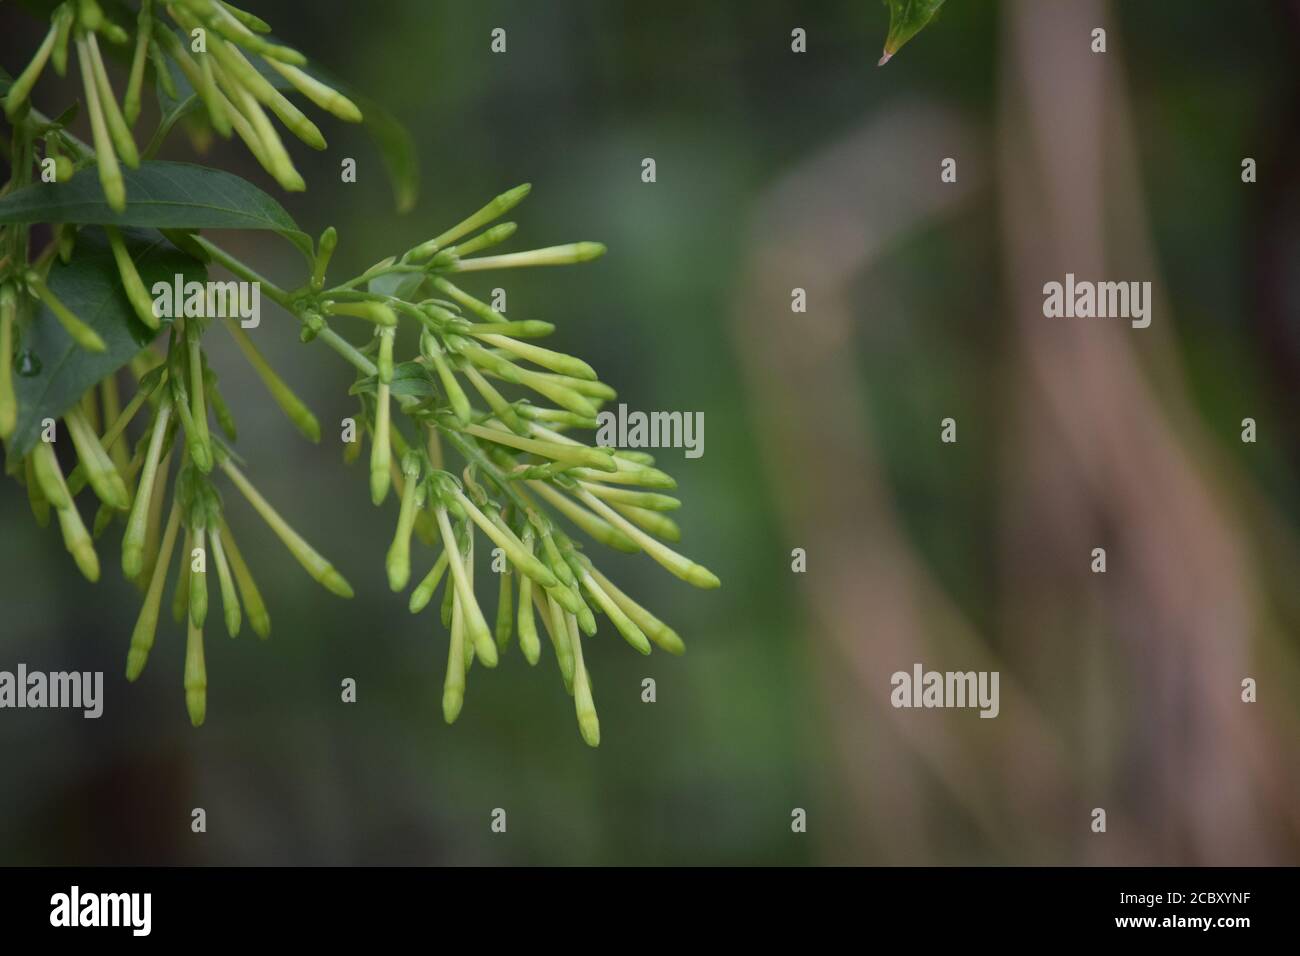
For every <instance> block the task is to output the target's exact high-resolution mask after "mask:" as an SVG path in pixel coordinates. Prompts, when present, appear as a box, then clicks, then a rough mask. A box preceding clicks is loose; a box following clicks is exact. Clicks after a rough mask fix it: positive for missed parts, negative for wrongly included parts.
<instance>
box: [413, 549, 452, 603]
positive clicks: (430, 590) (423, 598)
mask: <svg viewBox="0 0 1300 956" xmlns="http://www.w3.org/2000/svg"><path fill="white" fill-rule="evenodd" d="M446 570H447V552H446V550H445V549H444V550H443V552H442V553H441V554H440V555H438V560H437V561H435V562H434V563H433V567H432V568H430V569H429V573H428V574H426V575H425V576H424V580H422V581H421V582H420V583H419V584H417V585H416V586H415V590H414V591H412V592H411V603H410V608H411V613H412V614H419V613H420V612H421V611H423V610H424V609H425V607H427V606H428V604H429V602H430V601H431V600H432V599H433V595H434V592H435V591H437V590H438V583H439V582H440V581H441V580H442V576H443V574H444V573H445V572H446Z"/></svg>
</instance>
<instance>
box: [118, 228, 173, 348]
mask: <svg viewBox="0 0 1300 956" xmlns="http://www.w3.org/2000/svg"><path fill="white" fill-rule="evenodd" d="M104 232H105V234H106V235H107V236H108V245H109V248H110V249H112V250H113V259H114V260H115V261H116V262H117V272H118V275H119V276H120V277H121V279H122V289H123V291H124V292H126V297H127V300H128V301H129V302H130V303H131V308H132V310H133V311H134V312H135V315H136V318H138V319H139V320H140V321H141V322H143V323H144V324H145V325H147V326H148V327H149V328H151V329H157V328H159V327H160V324H161V323H160V320H159V318H158V316H156V315H155V314H154V309H153V298H152V297H151V296H150V295H149V293H148V292H147V291H145V287H144V282H143V281H141V279H140V273H139V272H137V271H136V268H135V263H134V262H133V261H132V260H131V253H130V252H129V251H127V248H126V243H124V242H123V241H122V234H121V233H120V232H119V231H118V230H117V229H116V228H114V227H113V226H105V227H104Z"/></svg>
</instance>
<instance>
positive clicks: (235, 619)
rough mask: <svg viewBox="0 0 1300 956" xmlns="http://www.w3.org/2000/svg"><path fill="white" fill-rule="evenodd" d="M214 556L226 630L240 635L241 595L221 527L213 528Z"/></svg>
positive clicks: (231, 633) (233, 635)
mask: <svg viewBox="0 0 1300 956" xmlns="http://www.w3.org/2000/svg"><path fill="white" fill-rule="evenodd" d="M212 558H213V560H214V562H215V563H216V565H217V583H218V584H219V586H220V588H221V609H222V611H223V612H224V615H225V620H226V632H227V633H229V634H230V636H231V637H238V636H239V628H240V624H241V623H242V621H241V618H240V613H239V597H238V595H236V594H235V581H234V578H233V577H232V576H231V574H230V565H229V564H228V563H227V562H226V549H225V546H224V545H223V543H222V541H221V529H220V528H213V529H212Z"/></svg>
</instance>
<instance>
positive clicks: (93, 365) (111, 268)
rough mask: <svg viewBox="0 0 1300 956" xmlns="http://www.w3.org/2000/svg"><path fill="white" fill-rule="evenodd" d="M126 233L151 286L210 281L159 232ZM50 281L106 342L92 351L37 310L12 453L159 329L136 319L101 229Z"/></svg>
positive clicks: (87, 235) (83, 235)
mask: <svg viewBox="0 0 1300 956" xmlns="http://www.w3.org/2000/svg"><path fill="white" fill-rule="evenodd" d="M87 178H89V177H87ZM122 235H123V238H124V239H125V240H126V245H127V249H128V251H129V252H130V253H131V259H132V261H133V262H134V263H135V267H136V269H137V270H138V271H139V273H140V278H141V280H142V281H143V282H144V286H145V288H146V289H152V287H153V284H154V283H155V282H160V281H165V282H168V283H171V282H174V281H175V277H176V274H177V273H181V274H182V275H183V276H184V277H185V281H186V282H189V281H191V280H194V281H199V282H203V281H206V279H207V270H206V269H205V268H204V267H203V265H202V264H201V263H199V262H196V261H195V260H194V259H191V258H190V257H189V256H187V255H186V254H185V253H183V252H181V251H180V250H179V249H177V248H176V247H175V246H173V245H172V244H171V243H170V242H168V241H167V240H166V239H164V238H163V237H162V236H161V235H159V234H158V233H156V232H151V231H139V230H134V229H128V230H123V233H122ZM46 283H47V285H48V286H49V288H50V290H51V291H52V292H53V293H54V294H55V295H56V296H58V298H59V299H60V301H62V302H63V304H64V305H66V306H67V307H68V308H69V309H70V310H71V311H72V312H73V314H75V315H76V316H77V317H78V318H79V319H81V320H82V321H83V322H85V323H86V324H87V325H89V326H90V327H91V328H92V329H94V330H95V331H96V332H97V333H99V336H100V338H102V339H103V340H104V344H105V345H106V346H107V348H106V350H105V351H103V352H88V351H86V350H85V349H83V348H81V347H80V346H78V345H77V344H76V343H74V342H73V341H72V339H71V338H70V337H69V336H68V333H67V332H66V331H64V329H63V326H62V325H60V324H59V322H58V320H57V319H55V317H54V316H53V315H52V314H51V313H50V311H49V310H48V309H47V308H45V307H44V306H41V307H40V309H39V310H38V311H36V314H35V316H34V318H33V320H32V322H31V323H30V324H28V325H27V326H25V328H24V330H23V340H22V344H21V347H20V348H21V352H20V354H21V356H22V357H23V362H22V363H20V364H22V365H25V366H27V367H29V368H32V369H33V370H34V374H26V375H25V374H21V373H20V374H18V375H15V376H14V388H15V390H16V392H17V395H18V424H17V427H16V428H15V429H14V433H13V437H12V439H11V441H10V445H9V453H10V455H11V456H13V457H15V458H17V457H21V456H22V455H25V454H26V453H27V451H28V449H30V448H31V447H32V445H34V444H35V443H36V440H37V437H38V435H39V434H40V429H41V421H42V420H43V419H45V418H54V419H58V418H59V417H60V416H61V415H62V414H63V413H64V412H66V411H67V410H68V409H69V408H71V407H72V406H73V405H75V404H76V403H77V402H78V401H79V400H80V398H81V396H82V395H83V394H84V393H85V391H86V389H88V388H90V387H91V386H92V385H94V384H95V383H96V382H98V381H100V380H101V379H103V378H104V377H105V376H106V375H108V374H109V373H110V372H114V371H116V370H117V369H119V368H121V367H122V366H123V365H125V364H126V363H127V362H129V361H130V360H131V357H132V356H134V355H136V354H137V353H138V352H139V351H140V350H141V349H143V348H144V347H145V346H147V345H148V344H149V343H150V342H151V341H153V339H154V337H155V336H156V335H157V334H158V333H157V332H154V331H153V330H152V329H150V328H148V327H147V326H146V325H145V324H144V323H143V322H141V321H140V320H139V319H138V318H136V315H135V311H134V310H133V309H132V308H131V303H130V302H129V301H128V300H127V297H126V293H125V292H123V291H122V282H121V279H120V278H119V276H118V271H117V264H116V263H115V262H114V260H113V253H112V251H111V250H110V248H109V245H108V238H107V237H106V236H105V235H104V232H103V230H102V229H99V228H96V227H94V226H88V227H86V228H85V229H82V230H81V232H80V233H79V234H78V236H77V250H76V254H75V255H74V256H73V257H72V261H71V262H70V263H68V264H67V265H64V264H63V263H62V262H61V261H59V260H57V259H56V260H55V262H54V265H53V266H52V267H51V269H50V273H49V276H48V278H47V280H46ZM170 323H171V320H170V319H168V318H163V319H162V325H163V328H164V329H165V328H167V327H168V325H170Z"/></svg>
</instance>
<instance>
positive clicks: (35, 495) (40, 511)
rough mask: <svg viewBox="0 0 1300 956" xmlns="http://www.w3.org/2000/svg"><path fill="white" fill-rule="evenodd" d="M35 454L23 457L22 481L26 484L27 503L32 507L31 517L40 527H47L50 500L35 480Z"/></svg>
mask: <svg viewBox="0 0 1300 956" xmlns="http://www.w3.org/2000/svg"><path fill="white" fill-rule="evenodd" d="M34 457H35V456H33V455H28V456H27V457H26V458H24V459H23V471H24V481H25V483H26V485H27V503H28V505H29V506H30V507H31V509H32V517H33V518H35V519H36V523H37V524H38V525H40V526H41V527H42V528H48V527H49V525H50V502H49V499H48V498H46V497H45V492H44V491H42V490H41V483H40V482H39V481H37V480H36V469H35V466H34V465H33V458H34Z"/></svg>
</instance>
